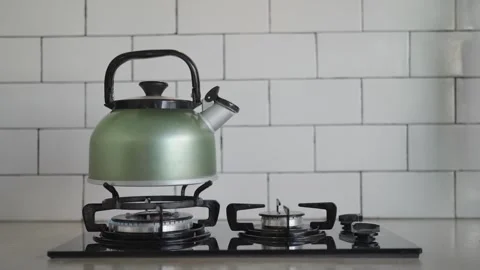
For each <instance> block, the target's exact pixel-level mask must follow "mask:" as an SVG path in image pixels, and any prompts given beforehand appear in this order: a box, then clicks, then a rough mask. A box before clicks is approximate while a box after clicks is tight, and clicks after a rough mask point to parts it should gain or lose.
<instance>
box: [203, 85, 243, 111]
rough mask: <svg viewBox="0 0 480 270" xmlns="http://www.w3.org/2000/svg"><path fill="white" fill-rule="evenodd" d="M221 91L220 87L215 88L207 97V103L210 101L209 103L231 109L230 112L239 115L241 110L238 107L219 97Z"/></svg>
mask: <svg viewBox="0 0 480 270" xmlns="http://www.w3.org/2000/svg"><path fill="white" fill-rule="evenodd" d="M219 90H220V87H218V86H215V87H213V88H212V89H211V90H210V91H208V93H207V94H206V95H205V101H208V102H211V101H213V102H215V103H217V104H220V105H222V106H223V107H225V108H227V109H229V110H230V111H232V112H234V113H238V112H239V111H240V108H239V107H238V106H237V105H235V104H233V103H232V102H230V101H228V100H225V99H223V98H221V97H219V96H218V91H219Z"/></svg>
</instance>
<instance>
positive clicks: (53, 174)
mask: <svg viewBox="0 0 480 270" xmlns="http://www.w3.org/2000/svg"><path fill="white" fill-rule="evenodd" d="M358 172H359V171H358V170H344V171H289V172H286V171H227V172H223V173H222V174H231V175H251V174H278V175H297V174H345V173H358ZM361 172H362V173H382V174H383V173H391V174H395V173H405V172H406V171H405V170H364V171H361ZM408 172H414V173H452V170H451V169H450V170H446V169H445V170H410V171H408ZM455 172H457V173H459V172H462V173H480V169H478V170H457V171H455ZM86 173H88V172H81V173H67V172H59V173H41V174H37V173H10V174H9V173H2V174H0V176H81V175H85V174H86Z"/></svg>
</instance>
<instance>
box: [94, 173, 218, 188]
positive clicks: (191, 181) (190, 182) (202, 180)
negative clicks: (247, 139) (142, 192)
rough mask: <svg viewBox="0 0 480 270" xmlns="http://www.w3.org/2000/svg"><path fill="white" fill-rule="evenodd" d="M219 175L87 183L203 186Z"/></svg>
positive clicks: (131, 185)
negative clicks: (180, 178) (179, 178)
mask: <svg viewBox="0 0 480 270" xmlns="http://www.w3.org/2000/svg"><path fill="white" fill-rule="evenodd" d="M217 179H218V175H211V176H208V177H203V178H193V179H182V180H146V181H143V180H138V181H137V180H129V181H111V180H97V179H91V178H88V179H87V182H88V183H90V184H94V185H103V184H104V183H108V184H109V185H111V186H117V187H120V186H125V187H153V186H158V187H161V186H183V185H195V184H203V183H205V182H207V181H215V180H217Z"/></svg>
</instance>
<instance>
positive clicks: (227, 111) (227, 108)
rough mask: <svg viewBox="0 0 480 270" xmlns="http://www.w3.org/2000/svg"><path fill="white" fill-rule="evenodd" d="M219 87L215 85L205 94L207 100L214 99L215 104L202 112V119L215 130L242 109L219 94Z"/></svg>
mask: <svg viewBox="0 0 480 270" xmlns="http://www.w3.org/2000/svg"><path fill="white" fill-rule="evenodd" d="M219 89H220V88H219V87H218V86H215V87H214V88H212V90H210V91H209V92H208V93H207V94H206V95H205V101H208V102H211V101H213V105H212V106H210V107H209V108H208V109H206V110H204V111H203V112H201V113H200V117H201V118H202V120H203V121H204V122H205V124H206V125H207V126H208V127H209V128H210V129H211V130H212V131H213V132H215V131H217V130H218V129H219V128H221V127H222V126H223V125H224V124H225V123H226V122H227V121H228V120H230V118H232V116H234V115H235V114H237V113H238V112H239V111H240V108H238V106H237V105H235V104H233V103H231V102H230V101H228V100H225V99H223V98H221V97H219V96H218V90H219Z"/></svg>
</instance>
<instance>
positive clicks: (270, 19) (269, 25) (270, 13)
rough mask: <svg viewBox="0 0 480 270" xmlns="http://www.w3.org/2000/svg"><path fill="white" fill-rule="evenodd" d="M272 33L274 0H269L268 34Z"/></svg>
mask: <svg viewBox="0 0 480 270" xmlns="http://www.w3.org/2000/svg"><path fill="white" fill-rule="evenodd" d="M271 32H272V0H268V33H271Z"/></svg>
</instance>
